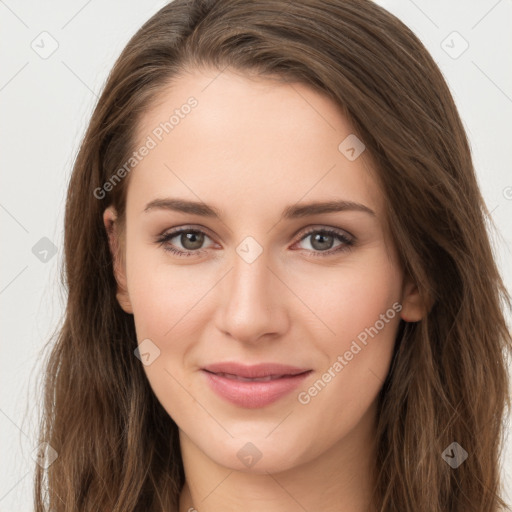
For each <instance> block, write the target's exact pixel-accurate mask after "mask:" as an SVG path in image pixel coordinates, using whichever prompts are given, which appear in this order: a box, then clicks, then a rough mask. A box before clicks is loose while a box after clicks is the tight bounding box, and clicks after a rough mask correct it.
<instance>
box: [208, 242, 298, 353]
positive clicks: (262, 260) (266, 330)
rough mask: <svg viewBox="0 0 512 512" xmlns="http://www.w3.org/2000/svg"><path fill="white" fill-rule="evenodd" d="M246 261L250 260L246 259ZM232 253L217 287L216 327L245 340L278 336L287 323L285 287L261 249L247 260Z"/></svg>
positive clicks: (241, 340)
mask: <svg viewBox="0 0 512 512" xmlns="http://www.w3.org/2000/svg"><path fill="white" fill-rule="evenodd" d="M248 261H250V260H248ZM248 261H246V260H245V259H244V258H243V257H241V256H240V255H239V254H235V255H234V258H233V265H232V267H231V269H230V271H229V272H228V274H227V275H226V276H225V278H224V279H223V281H224V283H223V284H222V286H221V289H220V290H219V309H218V315H217V327H218V328H219V329H220V330H221V331H222V332H223V333H224V334H225V335H229V336H231V337H232V338H234V339H236V340H239V341H240V342H243V343H245V344H254V343H259V342H260V341H261V340H262V339H263V338H265V339H268V338H270V339H275V338H276V337H280V336H282V335H283V334H284V333H285V332H286V330H287V328H288V325H289V321H288V313H287V308H286V304H287V298H286V294H287V293H290V292H289V291H287V288H286V286H285V284H283V282H282V281H281V280H280V279H279V277H278V276H277V273H276V271H275V270H273V269H272V268H270V266H269V264H270V262H269V258H268V257H267V254H266V253H265V251H263V252H262V253H261V254H260V255H259V256H258V257H257V258H256V259H255V260H254V261H252V262H250V263H249V262H248Z"/></svg>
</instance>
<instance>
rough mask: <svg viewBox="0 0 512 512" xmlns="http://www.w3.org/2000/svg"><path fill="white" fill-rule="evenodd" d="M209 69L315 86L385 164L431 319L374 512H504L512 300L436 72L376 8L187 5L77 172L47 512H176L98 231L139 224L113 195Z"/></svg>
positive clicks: (408, 350)
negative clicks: (196, 72) (171, 96)
mask: <svg viewBox="0 0 512 512" xmlns="http://www.w3.org/2000/svg"><path fill="white" fill-rule="evenodd" d="M194 66H196V67H200V66H206V67H213V68H214V69H218V70H219V72H221V71H222V70H223V69H225V68H226V66H230V67H232V68H234V69H237V70H241V71H243V72H247V73H258V74H260V75H268V76H277V77H279V79H282V80H285V81H288V82H301V83H305V84H308V85H310V86H311V87H313V88H315V90H317V91H319V92H321V93H323V94H325V95H327V96H328V97H329V98H331V99H332V100H333V101H335V102H336V103H337V104H338V105H339V106H340V107H341V108H342V111H343V112H344V113H345V115H346V116H347V118H348V119H349V120H350V121H351V122H352V124H353V126H354V127H355V129H356V131H357V133H358V137H360V138H361V139H362V140H363V141H364V144H365V145H366V148H367V150H368V151H369V153H370V155H372V157H373V160H374V161H375V174H376V177H377V179H378V181H379V184H380V186H381V189H382V192H383V194H384V196H385V198H386V204H387V212H386V214H387V220H388V223H389V226H390V231H391V236H392V239H393V242H394V243H395V244H396V247H397V249H398V253H399V255H400V260H401V264H402V267H403V270H404V273H405V274H406V275H408V276H410V277H411V278H412V279H413V280H414V282H415V283H416V284H417V286H418V289H419V291H420V294H421V296H422V297H423V299H424V300H425V303H426V304H429V305H430V310H429V313H428V315H427V316H426V317H425V318H424V319H423V320H421V321H419V322H416V323H407V322H404V321H401V324H400V327H399V331H398V335H397V339H396V344H395V351H394V355H393V362H392V366H391V370H390V372H389V375H388V377H387V379H386V381H385V383H384V385H383V388H382V391H381V394H380V402H379V414H378V425H377V434H378V458H377V460H376V463H375V471H376V481H377V487H376V489H375V494H374V502H375V508H376V510H379V511H381V512H385V511H386V512H388V511H389V512H390V511H401V512H404V511H415V512H447V511H451V512H469V511H475V512H483V511H489V512H495V511H497V510H501V509H502V507H505V504H504V503H503V501H502V500H501V499H500V497H499V496H500V493H501V492H502V491H501V483H500V467H499V460H500V459H499V457H500V449H501V447H502V443H503V434H504V428H503V424H504V419H505V417H506V412H507V411H508V410H509V408H510V397H509V394H508V392H509V389H508V385H509V376H508V374H507V367H506V356H507V354H510V353H511V349H512V339H511V336H510V333H509V332H508V330H507V326H506V322H505V319H504V314H503V310H504V308H505V307H508V308H510V297H509V296H508V294H507V292H506V289H505V288H504V286H503V283H502V280H501V278H500V275H499V272H498V270H497V267H496V264H495V261H494V258H493V252H492V248H491V245H490V241H489V235H488V232H487V228H486V221H487V219H486V217H487V216H488V211H487V209H486V206H485V204H484V201H483V199H482V196H481V194H480V191H479V189H478V186H477V181H476V178H475V172H474V168H473V164H472V159H471V154H470V148H469V145H468V141H467V137H466V134H465V131H464V128H463V125H462V123H461V120H460V118H459V115H458V113H457V110H456V107H455V104H454V101H453V99H452V96H451V94H450V91H449V89H448V87H447V85H446V83H445V81H444V79H443V76H442V74H441V72H440V71H439V69H438V67H437V66H436V64H435V63H434V61H433V59H432V58H431V56H430V55H429V53H428V52H427V50H426V49H425V48H424V46H423V45H422V44H421V42H420V41H419V40H418V38H417V37H416V36H415V35H414V34H413V33H412V32H411V31H410V30H409V29H408V28H407V27H406V26H405V25H404V24H403V23H402V22H400V21H399V20H398V19H397V18H396V17H394V16H393V15H391V14H390V13H388V12H387V11H386V10H384V9H383V8H381V7H379V6H377V5H376V4H374V3H373V2H371V1H370V0H300V1H293V2H290V1H286V0H252V1H250V2H247V1H245V0H217V1H212V0H191V1H189V0H175V1H174V2H172V3H170V4H169V5H167V6H165V7H164V8H163V9H161V10H160V11H159V12H158V13H157V14H155V15H154V16H153V17H152V18H151V19H150V20H148V21H147V22H146V23H145V24H144V25H143V26H142V28H141V29H140V30H139V31H138V32H137V33H136V34H135V35H134V36H133V38H132V39H131V40H130V41H129V43H128V44H127V46H126V48H125V49H124V51H123V52H122V54H121V55H120V57H119V58H118V60H117V62H116V63H115V65H114V68H113V70H112V71H111V73H110V76H109V78H108V81H107V83H106V85H105V87H104V90H103V93H102V94H101V97H100V99H99V101H98V104H97V106H96V108H95V110H94V113H93V115H92V118H91V121H90V124H89V127H88V129H87V132H86V134H85V137H84V139H83V142H82V145H81V147H80V150H79V153H78V156H77V158H76V161H75V164H74V168H73V173H72V176H71V179H70V183H69V188H68V195H67V203H66V213H65V268H64V273H63V277H62V280H63V285H64V286H65V287H66V288H67V290H68V298H67V307H66V311H65V317H64V321H63V324H62V326H61V328H60V329H59V331H58V333H57V336H55V339H52V340H50V341H49V342H48V344H47V346H51V352H50V353H49V355H48V357H47V360H46V361H45V374H44V387H43V389H44V396H43V399H44V406H43V411H42V414H41V420H40V421H41V425H40V429H41V432H40V442H41V443H48V445H49V446H51V447H52V448H53V449H54V450H55V451H56V452H57V454H58V456H57V458H56V459H55V460H54V461H53V463H51V464H50V465H49V467H47V468H46V469H44V467H42V466H40V465H37V466H36V479H35V505H36V507H35V509H36V511H37V512H42V511H43V510H51V511H52V512H80V511H84V512H85V511H94V512H97V511H100V510H101V511H105V512H106V511H113V512H114V511H115V512H135V511H141V512H142V511H144V512H150V511H154V512H156V511H158V512H162V511H163V510H168V511H171V510H177V506H178V497H179V493H180V490H181V488H182V485H183V483H184V471H183V464H182V459H181V455H180V447H179V442H178V428H177V426H176V424H175V423H174V421H173V420H172V418H171V417H169V415H168V414H167V413H166V411H165V410H164V409H163V407H162V406H161V405H160V403H159V402H158V400H157V399H156V397H155V396H154V394H153V392H152V390H151V388H150V386H149V384H148V381H147V378H146V376H145V374H144V371H143V368H142V365H141V364H140V361H139V360H138V359H137V358H136V357H135V356H134V349H135V348H136V347H137V339H136V334H135V327H134V321H133V316H131V315H128V314H126V313H125V312H124V311H123V310H122V309H121V308H120V306H119V304H118V302H117V300H116V281H115V278H114V273H113V261H112V255H111V252H110V250H109V246H108V239H107V234H106V232H105V228H104V225H103V220H102V214H103V211H104V210H105V208H106V207H107V206H109V205H114V206H115V208H116V210H117V212H118V214H119V218H120V221H123V220H124V215H125V198H126V189H127V186H128V184H129V182H130V179H129V178H130V175H129V173H128V175H127V176H126V177H125V178H124V179H122V180H120V181H119V182H118V183H117V182H116V184H115V186H113V187H109V188H110V189H111V190H109V191H108V193H105V192H104V191H105V188H102V187H104V184H105V183H107V182H108V181H109V180H110V179H111V178H112V176H113V175H114V173H115V172H116V170H117V169H119V168H120V167H122V166H123V164H124V163H125V162H126V161H127V160H128V159H129V158H130V155H131V154H132V153H133V151H134V148H135V144H136V143H137V141H136V127H137V126H138V123H139V122H140V119H141V116H142V115H143V114H144V112H146V111H147V109H148V108H149V106H150V105H151V104H152V103H153V102H154V101H155V99H156V98H157V95H158V93H159V92H161V91H162V90H163V88H164V87H166V86H167V85H168V84H169V83H172V80H174V79H176V78H177V77H179V74H180V72H181V71H183V70H186V69H187V68H191V67H194ZM198 108H200V104H199V107H198ZM340 142H341V141H340ZM99 189H102V190H103V192H102V193H101V194H99V193H98V192H96V193H95V191H98V190H99ZM100 195H101V197H99V196H100ZM98 197H99V198H98ZM50 342H51V344H50ZM453 442H457V443H458V444H459V445H460V446H461V447H462V448H463V449H464V450H465V451H466V452H467V453H468V457H467V459H466V460H465V461H464V462H463V463H462V464H460V465H459V466H458V467H457V468H452V467H451V466H450V465H449V464H448V463H447V462H446V461H445V459H446V457H443V453H444V452H445V450H446V449H447V448H449V447H450V445H451V444H452V443H453ZM452 453H453V452H452Z"/></svg>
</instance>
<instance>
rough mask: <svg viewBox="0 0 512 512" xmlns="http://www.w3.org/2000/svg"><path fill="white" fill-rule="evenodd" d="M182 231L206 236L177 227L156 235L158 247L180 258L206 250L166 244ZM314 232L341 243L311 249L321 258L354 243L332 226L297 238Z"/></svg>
mask: <svg viewBox="0 0 512 512" xmlns="http://www.w3.org/2000/svg"><path fill="white" fill-rule="evenodd" d="M182 233H195V234H204V235H206V236H208V234H207V233H205V232H204V231H201V230H200V229H192V228H186V227H185V228H180V229H177V230H176V231H171V232H170V233H164V234H163V235H160V236H159V237H157V240H156V242H157V244H158V246H159V247H161V246H164V247H163V249H164V250H165V251H167V252H170V253H172V254H174V255H176V256H178V257H180V258H187V257H190V256H195V255H197V254H200V253H201V252H203V251H205V250H206V249H198V250H195V251H181V250H179V249H176V248H174V247H172V246H170V245H166V244H167V242H169V240H172V239H173V238H175V237H176V236H177V235H180V234H182ZM314 233H322V234H323V235H333V236H334V237H336V238H337V239H338V240H339V241H341V242H342V244H341V245H339V246H338V247H337V248H335V249H329V250H328V251H312V252H313V255H314V257H321V258H322V257H327V256H331V255H333V254H337V253H342V252H345V251H349V250H350V249H351V248H352V247H353V246H354V244H355V239H354V238H349V237H348V236H346V235H345V234H344V233H342V232H340V231H337V230H335V229H332V228H322V229H319V228H316V229H311V230H310V231H308V232H306V233H304V235H303V236H302V237H301V238H300V239H299V242H301V241H302V240H304V239H306V238H307V237H308V236H311V235H312V234H314ZM208 238H210V237H208ZM303 250H308V249H303Z"/></svg>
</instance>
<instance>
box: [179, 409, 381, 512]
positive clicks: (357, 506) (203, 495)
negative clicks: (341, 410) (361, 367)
mask: <svg viewBox="0 0 512 512" xmlns="http://www.w3.org/2000/svg"><path fill="white" fill-rule="evenodd" d="M375 410H376V408H375V404H374V405H373V406H372V407H371V408H370V410H368V411H367V413H366V414H365V416H364V417H363V418H362V420H361V421H360V422H359V423H358V424H357V425H356V426H355V427H354V428H353V429H352V430H351V431H350V432H348V433H347V435H346V436H344V437H343V439H341V440H340V441H339V442H338V443H337V444H335V445H334V446H328V447H326V450H325V451H324V452H323V453H321V454H319V455H318V456H317V457H316V458H314V459H312V460H309V461H307V462H305V463H302V464H300V465H297V466H293V467H291V468H289V469H287V470H285V471H280V472H275V473H269V472H267V471H265V472H264V473H255V472H244V471H237V470H234V469H231V468H228V467H224V466H221V465H219V464H216V463H215V461H213V460H211V459H210V458H209V457H207V456H206V455H205V454H204V452H202V451H201V450H200V449H199V448H198V447H197V446H196V445H195V444H194V443H193V442H192V440H191V439H190V438H189V437H188V436H186V435H185V434H184V433H183V432H182V431H180V444H181V450H182V457H183V463H184V469H185V475H186V482H185V484H184V486H183V489H182V491H181V494H180V504H179V512H194V511H197V512H220V511H222V512H231V511H233V512H235V511H239V510H244V511H245V512H256V511H258V512H259V511H261V510H265V511H266V512H296V511H297V510H322V511H323V512H339V511H340V510H342V511H343V512H369V511H372V510H373V508H372V503H371V495H372V491H373V486H374V483H375V482H374V473H373V468H374V465H375Z"/></svg>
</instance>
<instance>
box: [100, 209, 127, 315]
mask: <svg viewBox="0 0 512 512" xmlns="http://www.w3.org/2000/svg"><path fill="white" fill-rule="evenodd" d="M116 221H117V212H116V210H115V208H114V207H113V206H109V207H108V208H107V209H106V210H105V211H104V212H103V224H104V225H105V229H106V231H107V235H108V243H109V246H110V253H111V254H112V262H113V266H114V277H115V279H116V281H117V294H116V298H117V301H118V302H119V305H120V306H121V308H122V309H123V311H125V312H126V313H130V314H133V309H132V304H131V302H130V296H129V294H128V287H127V283H126V265H125V258H124V255H123V250H124V244H123V243H122V240H121V236H120V233H119V224H118V223H117V222H116Z"/></svg>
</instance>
